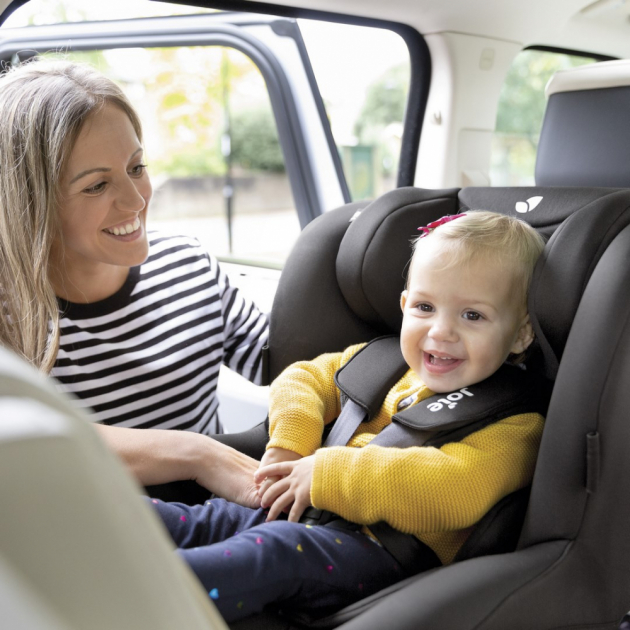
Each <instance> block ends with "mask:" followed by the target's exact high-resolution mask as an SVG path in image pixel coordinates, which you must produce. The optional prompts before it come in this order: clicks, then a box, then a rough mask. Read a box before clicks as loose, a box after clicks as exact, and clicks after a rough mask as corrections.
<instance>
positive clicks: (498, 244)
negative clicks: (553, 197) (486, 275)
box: [413, 210, 545, 304]
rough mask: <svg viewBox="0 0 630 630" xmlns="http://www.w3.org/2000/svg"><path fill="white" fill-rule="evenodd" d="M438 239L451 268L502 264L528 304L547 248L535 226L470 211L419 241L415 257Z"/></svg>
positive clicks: (496, 214) (518, 293)
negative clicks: (479, 262)
mask: <svg viewBox="0 0 630 630" xmlns="http://www.w3.org/2000/svg"><path fill="white" fill-rule="evenodd" d="M435 239H439V240H440V241H441V242H442V244H443V245H444V247H445V249H446V251H448V254H449V256H448V262H447V263H446V266H447V267H453V266H455V265H466V264H467V263H470V262H472V261H473V260H480V259H481V260H489V261H493V260H496V261H498V262H500V263H501V264H502V265H504V266H505V267H506V271H507V272H510V271H511V272H512V273H513V274H514V280H515V285H514V289H515V298H516V299H520V300H523V303H524V304H527V293H528V291H529V285H530V282H531V279H532V274H533V273H534V267H535V266H536V261H537V260H538V258H539V256H540V254H541V253H542V251H543V249H544V247H545V240H544V239H543V237H542V236H541V235H540V234H539V233H538V232H537V231H536V230H535V229H534V228H533V227H532V226H531V225H529V224H528V223H525V221H521V220H520V219H517V218H516V217H510V216H507V215H505V214H498V213H496V212H489V211H487V210H470V211H468V212H465V213H464V216H462V217H459V218H457V219H454V220H453V221H449V222H448V223H444V224H443V225H440V226H438V227H437V228H435V229H433V230H431V231H430V232H429V234H428V235H426V236H425V237H419V238H417V239H416V240H415V241H414V243H413V251H414V254H415V253H416V252H417V251H419V250H420V249H421V248H422V245H423V244H424V243H427V242H428V241H430V240H432V241H434V240H435Z"/></svg>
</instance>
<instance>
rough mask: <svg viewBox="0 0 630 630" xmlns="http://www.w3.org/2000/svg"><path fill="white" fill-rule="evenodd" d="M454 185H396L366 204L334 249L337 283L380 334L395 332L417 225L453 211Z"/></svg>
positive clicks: (359, 314) (455, 197) (358, 314)
mask: <svg viewBox="0 0 630 630" xmlns="http://www.w3.org/2000/svg"><path fill="white" fill-rule="evenodd" d="M457 193H458V189H456V188H453V189H448V190H424V189H420V188H412V187H409V188H399V189H397V190H393V191H391V192H388V193H386V194H384V195H383V196H382V197H379V198H378V199H376V200H375V201H373V202H372V203H371V204H370V205H368V206H367V207H366V208H365V209H364V210H363V211H362V212H361V213H360V216H358V217H357V218H356V219H355V220H354V221H353V222H352V223H351V225H350V227H349V228H348V230H347V231H346V233H345V235H344V238H343V240H342V241H341V245H340V247H339V252H338V254H337V262H336V269H337V281H338V282H339V288H340V289H341V292H342V294H343V296H344V298H345V300H346V302H347V303H348V305H349V306H350V308H351V309H352V310H353V311H354V313H355V314H356V315H357V316H358V317H360V318H361V319H362V320H364V321H366V322H368V323H369V324H370V325H371V326H373V327H374V328H376V329H377V330H379V331H380V332H381V333H382V334H387V333H395V334H398V333H399V332H400V326H401V324H402V312H401V310H400V294H401V293H402V291H403V289H404V286H405V278H406V269H407V265H408V263H409V260H410V258H411V246H410V243H411V241H412V240H413V239H414V238H416V237H417V236H419V232H418V227H420V226H421V225H426V224H427V223H429V222H431V221H434V220H435V219H436V218H438V217H441V216H444V215H446V214H455V213H456V211H457V205H458V202H457Z"/></svg>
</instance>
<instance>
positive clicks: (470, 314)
mask: <svg viewBox="0 0 630 630" xmlns="http://www.w3.org/2000/svg"><path fill="white" fill-rule="evenodd" d="M464 319H467V320H469V321H471V322H476V321H479V320H480V319H482V315H481V313H477V312H476V311H466V312H465V313H464Z"/></svg>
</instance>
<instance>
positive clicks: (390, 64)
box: [298, 19, 410, 201]
mask: <svg viewBox="0 0 630 630" xmlns="http://www.w3.org/2000/svg"><path fill="white" fill-rule="evenodd" d="M298 23H299V25H300V30H301V31H302V36H303V37H304V42H305V44H306V48H307V50H308V54H309V57H310V59H311V63H312V65H313V72H314V73H315V78H316V79H317V83H318V86H319V89H320V92H321V94H322V98H323V99H324V103H325V105H326V111H327V113H328V116H329V118H330V123H331V126H332V132H333V136H334V138H335V142H336V144H337V147H338V148H339V152H340V154H341V159H342V163H343V169H344V172H345V174H346V179H347V182H348V186H349V189H350V193H351V197H352V199H353V200H354V201H357V200H362V199H370V198H373V197H376V196H378V195H381V194H383V193H384V192H387V191H388V190H392V189H394V188H396V173H397V169H398V162H399V156H400V146H401V138H402V130H403V119H404V113H405V104H406V102H407V95H408V92H409V81H410V60H409V50H408V48H407V45H406V44H405V42H404V40H403V39H402V37H400V35H398V34H396V33H394V32H392V31H389V30H387V29H383V28H370V27H364V26H352V25H348V24H334V23H331V22H319V21H316V20H303V19H300V20H298Z"/></svg>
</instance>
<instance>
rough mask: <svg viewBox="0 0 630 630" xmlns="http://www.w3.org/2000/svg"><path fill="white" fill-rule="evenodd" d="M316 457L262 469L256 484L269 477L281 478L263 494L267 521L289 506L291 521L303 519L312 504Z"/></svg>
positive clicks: (262, 505) (263, 505) (275, 517)
mask: <svg viewBox="0 0 630 630" xmlns="http://www.w3.org/2000/svg"><path fill="white" fill-rule="evenodd" d="M314 464H315V456H314V455H309V456H308V457H302V458H301V459H298V460H297V461H292V462H282V463H279V464H271V465H269V466H265V467H264V468H259V469H258V470H257V471H256V474H255V475H254V481H255V482H256V483H258V484H261V483H262V482H263V481H264V480H265V479H267V478H270V477H282V479H280V480H279V481H276V482H275V483H274V484H273V485H271V487H269V488H268V489H267V491H266V492H265V493H264V494H263V497H262V500H261V502H260V504H261V507H267V506H270V508H269V514H268V516H267V521H274V520H275V519H277V518H278V516H279V515H280V513H281V512H282V511H284V510H285V509H286V508H288V507H289V506H290V508H291V509H290V511H289V521H293V522H297V521H299V520H300V517H301V516H302V513H303V512H304V510H305V509H306V508H307V507H309V506H310V505H311V485H312V479H313V466H314Z"/></svg>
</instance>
